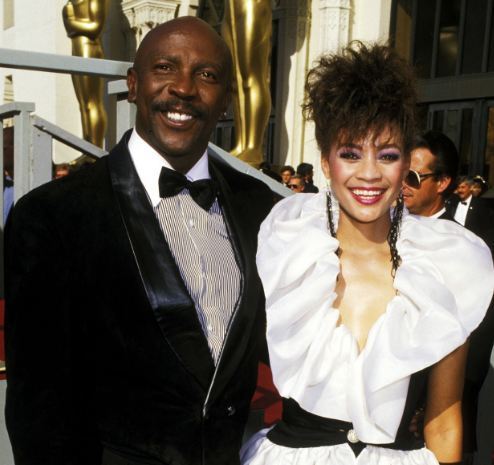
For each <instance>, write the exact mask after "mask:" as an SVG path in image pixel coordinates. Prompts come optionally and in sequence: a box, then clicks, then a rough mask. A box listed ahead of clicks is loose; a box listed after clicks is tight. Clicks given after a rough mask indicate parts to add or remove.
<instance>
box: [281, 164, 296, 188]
mask: <svg viewBox="0 0 494 465" xmlns="http://www.w3.org/2000/svg"><path fill="white" fill-rule="evenodd" d="M294 174H295V170H294V169H293V166H290V165H285V166H282V167H281V169H280V176H281V182H282V183H283V185H284V186H286V187H288V182H289V181H290V178H291V177H292V176H293V175H294Z"/></svg>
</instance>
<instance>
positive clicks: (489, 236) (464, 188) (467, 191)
mask: <svg viewBox="0 0 494 465" xmlns="http://www.w3.org/2000/svg"><path fill="white" fill-rule="evenodd" d="M473 185H474V180H473V178H471V177H469V176H462V177H461V178H460V179H459V180H458V187H457V189H456V194H457V195H456V196H455V197H452V198H451V200H450V201H449V202H448V205H447V210H448V213H450V214H451V215H452V216H453V218H454V219H455V221H457V222H458V223H460V224H462V225H463V226H465V228H467V229H469V230H470V231H473V232H474V233H475V234H477V235H478V236H480V237H481V238H482V239H484V241H485V242H486V244H487V245H488V246H489V248H490V249H491V252H494V221H493V219H494V215H493V211H492V208H491V206H490V205H489V203H488V201H487V200H486V199H483V198H480V197H474V196H473V195H472V188H473Z"/></svg>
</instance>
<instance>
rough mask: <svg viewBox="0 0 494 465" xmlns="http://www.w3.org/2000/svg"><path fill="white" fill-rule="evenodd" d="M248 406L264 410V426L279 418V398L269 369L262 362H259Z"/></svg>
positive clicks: (280, 408)
mask: <svg viewBox="0 0 494 465" xmlns="http://www.w3.org/2000/svg"><path fill="white" fill-rule="evenodd" d="M250 408H251V409H252V410H264V426H271V425H272V424H274V423H276V422H277V421H278V420H280V419H281V410H282V407H281V398H280V395H279V394H278V391H277V390H276V388H275V386H274V384H273V376H272V375H271V370H270V368H269V367H268V366H267V365H266V364H264V363H259V369H258V372H257V388H256V392H254V397H253V398H252V401H251V404H250Z"/></svg>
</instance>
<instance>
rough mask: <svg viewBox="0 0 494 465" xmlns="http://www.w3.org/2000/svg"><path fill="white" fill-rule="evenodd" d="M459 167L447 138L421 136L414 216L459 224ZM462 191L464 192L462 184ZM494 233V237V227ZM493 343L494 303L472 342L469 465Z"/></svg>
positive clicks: (411, 195) (409, 185)
mask: <svg viewBox="0 0 494 465" xmlns="http://www.w3.org/2000/svg"><path fill="white" fill-rule="evenodd" d="M458 165H459V157H458V151H457V150H456V147H455V145H454V143H453V141H451V139H449V138H448V137H447V136H445V135H444V134H442V133H440V132H437V131H429V132H427V133H425V134H424V135H423V136H420V137H418V138H417V140H416V142H415V145H414V149H413V150H412V153H411V161H410V173H409V174H408V176H407V178H406V180H405V184H404V186H403V199H404V202H405V205H406V207H407V208H408V210H409V211H410V213H413V214H415V215H421V216H428V217H433V218H442V219H447V220H451V221H455V217H454V212H451V211H450V210H449V209H448V208H447V203H446V199H447V198H448V197H449V196H450V195H451V193H452V192H453V190H454V185H455V180H456V178H457V170H458ZM459 188H460V189H461V185H460V186H459ZM484 214H486V217H485V220H486V221H492V223H491V225H493V226H494V220H493V219H492V214H490V213H485V212H484ZM489 214H490V215H491V216H490V219H489V216H488V215H489ZM472 224H476V223H475V222H473V223H472ZM465 226H466V227H468V226H467V225H465ZM469 229H470V228H469ZM473 232H474V233H476V234H477V235H479V236H480V237H481V238H482V239H484V241H485V242H486V243H487V244H488V245H490V244H489V242H488V240H489V237H486V236H484V235H483V234H484V233H487V234H489V232H488V229H487V228H484V229H482V230H473ZM490 234H493V231H492V228H491V232H490ZM490 240H492V238H490ZM491 250H492V248H491ZM493 343H494V305H493V303H492V302H491V305H490V307H489V309H488V310H487V314H486V316H485V318H484V320H483V321H482V323H481V324H480V325H479V327H478V328H477V329H476V330H475V331H474V332H473V333H472V334H471V336H470V339H469V351H468V357H467V363H466V370H465V386H464V390H463V399H462V414H463V453H464V462H463V463H464V464H465V465H467V464H470V463H472V460H473V453H474V451H475V450H476V449H477V440H476V425H477V409H478V395H479V392H480V389H481V387H482V384H483V383H484V380H485V377H486V376H487V372H488V370H489V364H490V355H491V351H492V346H493Z"/></svg>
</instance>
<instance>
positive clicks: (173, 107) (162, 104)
mask: <svg viewBox="0 0 494 465" xmlns="http://www.w3.org/2000/svg"><path fill="white" fill-rule="evenodd" d="M151 109H152V110H153V111H160V112H167V111H177V109H178V111H183V112H185V113H188V114H190V115H192V116H194V117H195V118H203V117H204V116H205V113H204V111H202V110H201V109H200V108H197V106H195V105H193V104H192V103H190V102H186V101H183V100H180V99H169V100H156V101H154V102H153V103H152V104H151Z"/></svg>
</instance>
